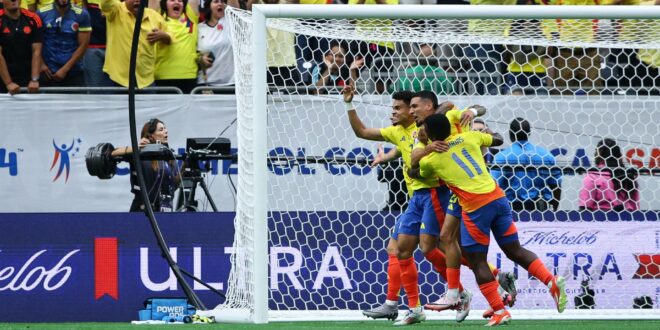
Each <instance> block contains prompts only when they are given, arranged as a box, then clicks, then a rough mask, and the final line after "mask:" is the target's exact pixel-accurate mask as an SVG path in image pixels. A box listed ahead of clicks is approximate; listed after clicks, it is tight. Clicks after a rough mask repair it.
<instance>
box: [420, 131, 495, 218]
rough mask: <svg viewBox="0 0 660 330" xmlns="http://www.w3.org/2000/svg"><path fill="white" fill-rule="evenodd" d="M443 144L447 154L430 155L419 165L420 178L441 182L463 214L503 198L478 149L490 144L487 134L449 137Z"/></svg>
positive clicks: (469, 132) (468, 133)
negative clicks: (451, 192)
mask: <svg viewBox="0 0 660 330" xmlns="http://www.w3.org/2000/svg"><path fill="white" fill-rule="evenodd" d="M447 143H449V151H447V152H442V153H438V152H434V153H432V154H430V155H428V156H426V157H424V158H422V160H421V161H420V162H419V168H420V175H421V176H422V177H424V178H440V179H441V180H443V181H444V182H445V183H446V184H447V186H448V187H449V188H450V189H451V190H452V191H453V192H454V194H456V196H458V202H459V204H460V205H461V207H462V208H463V210H465V211H466V212H472V211H474V210H476V209H478V208H480V207H481V206H483V205H486V204H488V203H489V202H491V201H493V200H495V199H498V198H500V197H504V193H503V192H502V190H501V189H499V187H498V186H497V184H496V183H495V180H493V178H492V177H491V176H490V173H489V172H488V168H487V167H486V164H485V163H484V159H483V157H482V155H481V146H486V147H487V146H490V145H491V144H492V143H493V137H492V136H491V135H490V134H485V133H481V132H475V131H468V132H466V133H461V134H458V135H455V136H451V137H449V138H448V139H447Z"/></svg>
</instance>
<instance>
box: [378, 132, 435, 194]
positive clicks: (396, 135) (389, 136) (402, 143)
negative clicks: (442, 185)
mask: <svg viewBox="0 0 660 330" xmlns="http://www.w3.org/2000/svg"><path fill="white" fill-rule="evenodd" d="M417 131H418V130H417V125H416V124H414V123H413V124H412V125H410V126H408V127H405V128H404V127H403V126H400V125H396V126H389V127H385V128H381V129H380V135H382V136H383V138H384V139H385V141H387V142H389V143H392V144H394V145H396V147H397V149H399V152H400V153H401V158H403V176H404V178H405V180H406V186H407V187H408V195H410V196H412V193H413V191H415V190H418V189H422V188H433V187H437V186H438V180H437V179H435V178H434V179H424V180H416V179H412V178H411V177H409V176H408V169H409V168H410V163H411V161H412V158H411V153H412V149H413V145H414V143H415V140H416V139H417Z"/></svg>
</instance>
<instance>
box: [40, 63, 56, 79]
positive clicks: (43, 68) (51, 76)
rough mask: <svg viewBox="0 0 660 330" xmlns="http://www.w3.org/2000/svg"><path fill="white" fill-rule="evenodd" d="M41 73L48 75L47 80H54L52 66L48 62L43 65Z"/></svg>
mask: <svg viewBox="0 0 660 330" xmlns="http://www.w3.org/2000/svg"><path fill="white" fill-rule="evenodd" d="M41 73H43V74H44V75H45V76H46V80H53V72H52V71H50V68H49V67H48V65H46V64H42V65H41Z"/></svg>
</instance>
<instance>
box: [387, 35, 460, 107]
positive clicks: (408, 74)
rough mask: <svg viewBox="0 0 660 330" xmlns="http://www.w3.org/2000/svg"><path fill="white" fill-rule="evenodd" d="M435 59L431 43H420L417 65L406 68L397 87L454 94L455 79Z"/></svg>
mask: <svg viewBox="0 0 660 330" xmlns="http://www.w3.org/2000/svg"><path fill="white" fill-rule="evenodd" d="M435 59H436V58H435V57H434V54H433V48H432V47H431V45H429V44H422V45H420V47H419V55H418V56H417V65H415V66H413V67H410V68H407V69H406V71H405V75H404V76H401V77H399V79H397V81H396V83H395V89H396V90H397V91H403V90H407V91H412V92H420V91H423V90H430V91H433V92H434V93H435V94H437V95H449V94H453V92H454V80H453V79H452V78H451V77H448V76H447V72H446V71H445V70H443V69H441V68H439V67H438V66H437V62H436V63H434V62H433V60H435Z"/></svg>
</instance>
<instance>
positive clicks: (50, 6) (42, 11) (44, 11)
mask: <svg viewBox="0 0 660 330" xmlns="http://www.w3.org/2000/svg"><path fill="white" fill-rule="evenodd" d="M53 11H55V7H54V6H53V4H52V3H49V4H47V5H45V6H43V7H40V8H39V9H38V10H37V15H39V14H44V15H45V14H49V13H52V12H53ZM28 12H30V13H32V12H31V11H28Z"/></svg>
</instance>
